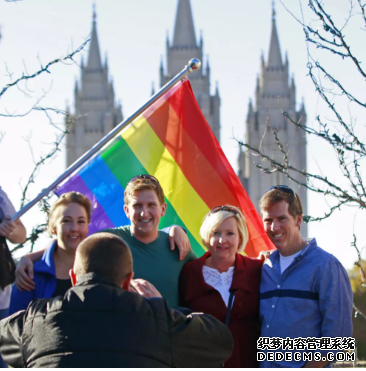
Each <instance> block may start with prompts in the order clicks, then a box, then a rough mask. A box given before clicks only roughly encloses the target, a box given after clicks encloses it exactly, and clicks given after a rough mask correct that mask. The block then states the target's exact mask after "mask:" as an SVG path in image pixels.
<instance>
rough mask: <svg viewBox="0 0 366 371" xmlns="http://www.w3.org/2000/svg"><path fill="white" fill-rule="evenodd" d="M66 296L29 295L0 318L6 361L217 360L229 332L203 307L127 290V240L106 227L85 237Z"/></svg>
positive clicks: (163, 363)
mask: <svg viewBox="0 0 366 371" xmlns="http://www.w3.org/2000/svg"><path fill="white" fill-rule="evenodd" d="M70 277H71V281H72V284H73V287H72V288H71V289H70V290H68V292H67V293H66V295H65V296H64V298H62V297H60V296H59V297H55V298H52V299H39V300H34V301H33V302H31V304H30V305H29V307H28V309H27V311H20V312H18V313H16V314H14V315H13V316H11V317H8V318H7V319H4V320H3V321H1V322H0V351H1V354H2V355H3V357H4V360H5V361H6V362H7V363H8V364H9V365H10V366H12V367H218V366H219V365H220V364H222V363H223V362H224V361H225V360H226V359H227V358H229V357H230V355H231V351H232V347H233V340H232V337H231V334H230V331H229V330H228V329H227V327H226V326H225V325H224V324H222V323H221V322H219V321H217V320H216V319H214V318H213V317H211V316H209V315H206V314H190V315H188V316H186V315H185V314H183V313H182V312H180V311H178V310H174V309H170V308H169V307H168V305H167V302H166V300H165V299H161V298H145V297H143V296H140V295H139V294H137V293H133V292H129V291H128V290H129V286H130V281H131V279H132V277H133V268H132V256H131V252H130V250H129V248H128V246H127V244H126V243H125V242H124V241H123V240H122V239H121V238H120V237H118V236H116V235H113V234H111V233H99V234H96V235H92V236H90V237H88V238H86V239H85V240H84V241H83V242H82V243H81V244H80V245H79V247H78V249H77V251H76V257H75V263H74V267H73V269H72V270H71V271H70Z"/></svg>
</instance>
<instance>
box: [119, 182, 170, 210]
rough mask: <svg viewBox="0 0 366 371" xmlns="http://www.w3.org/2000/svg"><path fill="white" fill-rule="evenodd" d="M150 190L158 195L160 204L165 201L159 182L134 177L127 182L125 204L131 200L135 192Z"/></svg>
mask: <svg viewBox="0 0 366 371" xmlns="http://www.w3.org/2000/svg"><path fill="white" fill-rule="evenodd" d="M145 190H152V191H154V192H155V193H156V195H157V196H158V200H159V202H160V205H163V204H164V202H165V198H164V191H163V188H161V185H160V183H159V182H156V181H154V180H152V179H149V178H136V179H135V180H133V181H132V182H131V183H128V184H127V187H126V189H125V204H126V205H128V204H129V203H130V201H131V198H132V197H133V196H134V195H135V192H138V191H145Z"/></svg>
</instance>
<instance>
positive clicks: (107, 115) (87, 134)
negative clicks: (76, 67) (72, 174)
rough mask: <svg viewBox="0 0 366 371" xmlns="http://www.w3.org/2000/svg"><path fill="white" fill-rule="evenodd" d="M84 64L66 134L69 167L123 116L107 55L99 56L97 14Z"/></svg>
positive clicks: (94, 15) (94, 17) (75, 91)
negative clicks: (102, 57)
mask: <svg viewBox="0 0 366 371" xmlns="http://www.w3.org/2000/svg"><path fill="white" fill-rule="evenodd" d="M89 45H90V49H89V55H88V60H87V63H86V65H84V62H83V61H82V62H81V81H80V83H78V82H77V81H76V83H75V90H74V94H75V111H74V114H72V115H71V122H72V124H71V125H70V126H71V127H70V128H69V131H70V134H68V135H67V136H66V166H67V167H69V166H70V165H71V164H72V163H74V162H75V161H76V160H77V159H78V158H79V157H81V156H82V155H83V154H84V153H85V152H87V151H88V150H89V149H90V148H91V147H93V145H94V144H96V143H97V142H99V141H100V139H102V138H103V137H104V136H105V135H107V134H108V133H109V132H110V131H111V130H112V129H113V128H114V127H115V126H117V125H118V124H119V123H120V122H121V121H122V120H123V116H122V107H121V104H116V102H115V96H114V89H113V83H112V81H111V80H109V76H108V63H107V59H106V60H105V62H104V64H102V59H101V56H100V49H99V42H98V35H97V26H96V14H95V11H94V14H93V26H92V35H91V41H90V44H89Z"/></svg>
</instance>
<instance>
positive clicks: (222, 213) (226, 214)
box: [200, 205, 249, 252]
mask: <svg viewBox="0 0 366 371" xmlns="http://www.w3.org/2000/svg"><path fill="white" fill-rule="evenodd" d="M228 206H229V205H228ZM229 207H230V208H233V209H235V210H236V211H237V212H238V213H237V214H234V213H233V212H230V211H226V210H219V211H218V212H216V213H213V214H210V213H211V211H210V212H209V213H208V214H206V216H205V217H204V220H203V223H202V225H201V228H200V236H201V238H202V242H203V244H204V245H205V246H206V247H209V246H210V238H211V236H212V232H213V231H214V230H215V229H216V228H217V227H218V226H219V225H220V224H221V223H222V222H223V221H224V220H225V219H227V218H235V220H236V222H237V224H238V231H239V236H240V237H241V243H240V244H239V246H238V252H242V251H244V249H245V246H246V244H247V242H248V240H249V232H248V227H247V223H246V221H245V218H244V215H243V214H242V212H241V211H240V210H239V209H237V208H236V207H234V206H229Z"/></svg>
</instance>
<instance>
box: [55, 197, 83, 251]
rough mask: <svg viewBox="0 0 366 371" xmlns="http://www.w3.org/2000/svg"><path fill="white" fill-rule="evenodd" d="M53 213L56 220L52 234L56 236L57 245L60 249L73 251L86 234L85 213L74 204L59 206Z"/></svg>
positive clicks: (80, 207)
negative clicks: (55, 213)
mask: <svg viewBox="0 0 366 371" xmlns="http://www.w3.org/2000/svg"><path fill="white" fill-rule="evenodd" d="M55 211H56V212H57V219H56V222H55V224H54V230H53V233H54V234H56V236H57V245H58V247H59V248H61V249H64V250H73V251H75V250H76V248H77V247H78V246H79V244H80V242H81V241H83V240H84V239H85V238H86V235H87V234H88V215H87V212H86V210H85V208H84V207H83V206H81V205H79V204H77V203H74V202H70V203H68V204H66V205H60V206H58V208H57V210H55Z"/></svg>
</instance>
